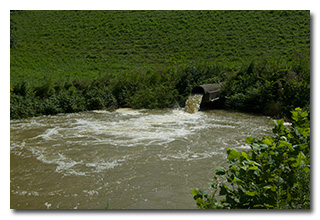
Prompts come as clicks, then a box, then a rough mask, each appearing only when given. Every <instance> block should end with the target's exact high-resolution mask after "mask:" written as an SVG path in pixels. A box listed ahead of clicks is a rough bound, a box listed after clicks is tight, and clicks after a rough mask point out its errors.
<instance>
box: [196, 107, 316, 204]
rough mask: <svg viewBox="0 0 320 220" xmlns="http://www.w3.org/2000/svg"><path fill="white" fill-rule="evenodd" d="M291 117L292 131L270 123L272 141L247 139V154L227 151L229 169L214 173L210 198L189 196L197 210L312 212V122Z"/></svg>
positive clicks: (198, 193)
mask: <svg viewBox="0 0 320 220" xmlns="http://www.w3.org/2000/svg"><path fill="white" fill-rule="evenodd" d="M291 113H292V119H293V123H292V126H291V128H290V129H288V128H287V127H286V126H285V125H284V120H283V119H281V120H278V121H271V122H272V123H273V124H274V126H275V127H274V129H273V133H274V135H275V136H274V137H270V136H265V137H263V138H262V139H261V140H259V139H258V138H253V137H248V138H247V139H246V142H247V143H248V144H250V148H251V149H250V150H249V151H247V152H239V151H237V150H236V149H230V148H227V159H228V161H229V167H228V169H225V168H223V167H217V168H216V176H215V177H214V182H212V183H210V186H211V187H212V189H213V193H212V194H211V195H209V194H208V193H207V192H205V191H203V190H199V189H192V190H191V193H192V195H193V196H194V199H195V201H196V203H197V206H198V208H201V209H220V208H221V209H257V208H258V209H264V208H267V209H269V208H274V209H309V208H310V118H309V115H308V113H307V112H306V111H302V109H300V108H296V109H295V111H291ZM218 191H219V193H218ZM217 193H218V195H219V196H222V197H223V199H221V200H220V201H218V199H217V198H216V194H217Z"/></svg>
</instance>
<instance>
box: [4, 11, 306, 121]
mask: <svg viewBox="0 0 320 220" xmlns="http://www.w3.org/2000/svg"><path fill="white" fill-rule="evenodd" d="M10 45H11V50H10V85H11V88H12V91H11V94H12V96H11V98H12V101H11V102H10V103H11V107H10V108H12V110H11V118H21V117H28V116H36V115H39V114H42V113H43V114H55V113H59V112H75V111H80V110H88V109H100V108H114V107H133V108H166V107H172V106H174V105H177V104H178V105H180V106H183V105H184V103H185V101H186V99H187V97H188V96H189V94H190V92H191V89H192V88H193V87H194V86H195V85H199V84H205V83H220V84H222V85H223V87H222V91H221V92H222V93H221V94H222V96H223V97H225V99H224V100H223V99H221V102H222V103H223V104H224V107H225V108H227V109H236V110H241V111H249V112H257V113H264V114H269V115H275V116H280V115H282V114H283V112H284V113H285V115H288V114H289V113H290V110H291V109H293V108H295V107H296V106H302V107H306V108H308V106H310V12H309V11H54V10H51V11H41V10H40V11H32V10H28V11H23V10H22V11H11V12H10ZM96 80H98V81H100V82H101V83H100V84H99V85H98V84H97V83H96V82H97V81H96ZM73 87H74V88H73ZM17 95H19V96H22V97H21V98H18V97H17ZM18 100H22V101H21V102H20V101H18ZM223 101H224V102H223ZM77 102H78V103H77ZM25 107H27V108H31V109H25V110H24V111H26V112H23V109H24V108H25ZM18 114H20V115H18ZM22 115H23V116H22Z"/></svg>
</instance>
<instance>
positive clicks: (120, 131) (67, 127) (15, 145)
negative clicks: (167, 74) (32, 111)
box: [10, 96, 272, 209]
mask: <svg viewBox="0 0 320 220" xmlns="http://www.w3.org/2000/svg"><path fill="white" fill-rule="evenodd" d="M193 98H194V99H196V100H194V102H196V103H197V104H195V105H193V104H192V105H191V106H193V107H191V108H193V109H194V110H193V111H192V112H194V113H193V114H190V113H188V112H186V111H184V109H164V110H143V109H142V110H133V109H118V110H116V111H113V112H109V111H90V112H82V113H73V114H60V115H55V116H41V117H35V118H28V119H22V120H12V121H11V122H10V207H11V209H104V208H105V207H106V204H107V203H108V205H109V208H110V209H196V208H197V206H196V203H195V201H194V200H193V198H192V195H191V193H190V192H191V191H190V190H191V189H193V188H202V189H205V190H208V191H210V189H209V186H208V185H207V182H209V181H212V178H213V175H214V169H215V167H216V166H223V165H225V166H226V165H227V159H226V148H227V147H233V148H236V149H238V150H246V149H248V145H247V144H246V142H245V138H246V137H248V136H257V137H261V136H262V135H265V134H271V131H272V125H271V124H270V123H269V120H270V119H269V118H267V117H261V116H254V115H249V114H243V113H237V112H228V111H223V110H210V111H197V110H198V105H199V102H200V98H201V97H200V96H198V97H192V98H191V99H193ZM188 106H189V104H188ZM191 108H190V109H191ZM268 132H269V133H268Z"/></svg>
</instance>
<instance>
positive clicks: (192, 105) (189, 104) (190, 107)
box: [184, 94, 203, 114]
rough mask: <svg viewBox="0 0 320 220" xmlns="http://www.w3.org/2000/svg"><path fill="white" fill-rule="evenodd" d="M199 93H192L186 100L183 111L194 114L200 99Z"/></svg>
mask: <svg viewBox="0 0 320 220" xmlns="http://www.w3.org/2000/svg"><path fill="white" fill-rule="evenodd" d="M202 96H203V95H201V94H192V95H190V96H189V98H188V99H187V101H186V106H185V108H184V110H185V112H188V113H191V114H194V113H196V112H197V111H198V110H199V107H200V104H201V101H202Z"/></svg>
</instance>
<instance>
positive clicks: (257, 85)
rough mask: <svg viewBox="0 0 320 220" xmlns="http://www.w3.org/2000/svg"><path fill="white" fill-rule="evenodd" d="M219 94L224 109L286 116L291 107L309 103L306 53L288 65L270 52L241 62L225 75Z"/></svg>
mask: <svg viewBox="0 0 320 220" xmlns="http://www.w3.org/2000/svg"><path fill="white" fill-rule="evenodd" d="M221 96H222V97H225V103H224V105H225V108H227V109H235V110H239V111H246V112H254V113H264V114H269V115H271V116H281V117H290V110H291V109H294V108H296V107H298V106H301V107H303V108H307V107H308V105H310V56H309V55H306V54H302V55H300V56H297V58H296V59H295V60H294V61H293V62H292V63H291V64H290V65H289V63H287V62H282V61H281V59H280V58H277V57H275V58H274V57H271V56H265V57H261V58H259V59H256V60H253V61H251V62H250V64H244V65H243V66H242V68H240V69H239V70H238V71H237V72H235V73H233V74H229V77H227V78H226V80H225V82H224V83H223V85H222V88H221ZM273 105H275V107H274V108H273ZM273 110H275V111H273Z"/></svg>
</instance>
